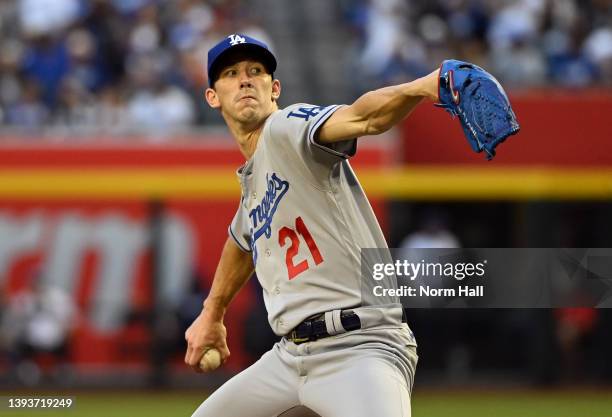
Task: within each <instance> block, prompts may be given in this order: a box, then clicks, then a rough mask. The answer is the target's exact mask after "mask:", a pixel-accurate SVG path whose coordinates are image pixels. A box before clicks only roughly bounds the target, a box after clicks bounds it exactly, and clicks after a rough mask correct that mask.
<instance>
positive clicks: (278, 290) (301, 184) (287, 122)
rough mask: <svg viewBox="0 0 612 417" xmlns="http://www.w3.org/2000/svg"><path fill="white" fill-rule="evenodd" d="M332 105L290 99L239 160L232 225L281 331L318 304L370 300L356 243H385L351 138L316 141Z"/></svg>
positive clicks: (326, 307)
mask: <svg viewBox="0 0 612 417" xmlns="http://www.w3.org/2000/svg"><path fill="white" fill-rule="evenodd" d="M338 108H339V106H328V107H320V106H312V105H308V104H295V105H292V106H289V107H287V108H285V109H283V110H279V111H276V112H275V113H273V114H272V115H271V116H270V117H269V118H268V119H267V120H266V122H265V125H264V128H263V131H262V134H261V136H260V138H259V142H258V143H257V149H256V150H255V153H254V154H253V156H252V157H251V159H250V160H249V161H247V163H246V164H245V165H244V166H243V167H241V168H240V169H239V170H238V176H239V179H240V184H241V188H242V199H241V203H240V207H239V208H238V211H237V213H236V215H235V217H234V219H233V221H232V224H231V225H230V228H229V232H230V235H231V236H232V237H233V238H234V240H235V241H236V243H237V244H238V246H240V248H242V249H243V250H245V251H249V252H252V254H253V261H254V264H255V271H256V273H257V277H258V279H259V281H260V283H261V286H262V287H263V291H264V301H265V304H266V308H267V311H268V318H269V321H270V325H271V326H272V329H273V330H274V332H275V333H276V334H277V335H285V334H287V333H288V332H289V331H290V330H291V329H293V328H294V327H295V326H297V325H298V324H299V323H300V322H301V321H303V320H304V319H306V318H308V317H310V316H313V315H315V314H319V313H323V312H325V311H330V310H335V309H348V308H355V307H359V306H364V305H368V304H369V302H366V300H364V299H363V297H362V278H361V259H360V256H361V255H360V249H361V248H386V247H387V246H386V242H385V239H384V236H383V234H382V231H381V229H380V226H379V225H378V222H377V220H376V217H375V216H374V213H373V211H372V208H371V206H370V204H369V202H368V200H367V198H366V196H365V194H364V192H363V189H362V188H361V186H360V184H359V182H358V181H357V178H356V176H355V173H354V172H353V169H352V168H351V166H350V164H349V161H348V159H349V158H350V157H351V156H353V155H354V154H355V152H356V148H357V143H356V142H357V141H356V140H355V139H353V140H347V141H344V142H339V143H336V144H333V145H329V146H323V145H321V144H319V143H317V142H316V141H315V134H316V132H317V129H319V128H320V127H321V126H322V125H323V123H324V122H325V120H327V119H328V118H329V117H330V116H331V115H332V114H333V113H334V111H336V110H337V109H338Z"/></svg>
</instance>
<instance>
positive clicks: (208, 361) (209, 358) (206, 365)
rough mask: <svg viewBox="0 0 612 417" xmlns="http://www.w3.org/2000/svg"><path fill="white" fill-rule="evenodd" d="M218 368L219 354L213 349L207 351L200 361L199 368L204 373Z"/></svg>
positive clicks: (219, 363)
mask: <svg viewBox="0 0 612 417" xmlns="http://www.w3.org/2000/svg"><path fill="white" fill-rule="evenodd" d="M219 366H221V354H220V353H219V351H218V350H217V349H215V348H211V349H208V350H207V351H206V352H205V353H204V356H202V359H200V368H201V369H202V370H203V371H204V372H210V371H214V370H215V369H217V368H218V367H219Z"/></svg>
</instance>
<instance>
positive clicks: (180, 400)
mask: <svg viewBox="0 0 612 417" xmlns="http://www.w3.org/2000/svg"><path fill="white" fill-rule="evenodd" d="M3 395H6V394H3ZM14 395H15V396H19V395H18V394H14ZM46 395H50V394H46ZM64 395H70V396H74V397H76V405H75V408H74V409H71V410H55V411H42V410H36V411H32V410H30V411H13V410H11V411H7V410H6V409H3V410H0V415H1V416H3V417H4V416H6V417H22V416H23V417H25V416H28V417H30V416H34V417H46V416H49V417H51V416H53V417H59V416H62V417H63V416H66V417H72V416H74V417H182V416H186V417H189V416H190V415H191V413H192V412H193V410H194V409H195V408H196V407H197V406H198V404H200V402H201V401H202V398H203V397H204V395H202V394H198V393H195V392H189V393H183V392H156V391H149V392H140V393H124V394H120V393H76V394H74V393H73V394H71V393H65V394H64ZM239 400H240V399H239V398H237V399H236V401H239ZM413 416H415V417H611V416H612V391H607V392H606V391H573V390H562V391H506V392H505V391H499V390H498V391H482V392H479V391H477V390H473V391H465V392H456V391H421V392H417V393H415V396H414V399H413ZM219 417H223V416H219ZM244 417H249V416H247V415H245V416H244ZM323 417H325V416H323ZM346 417H350V416H346ZM372 417H384V416H372Z"/></svg>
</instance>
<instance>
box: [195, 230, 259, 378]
mask: <svg viewBox="0 0 612 417" xmlns="http://www.w3.org/2000/svg"><path fill="white" fill-rule="evenodd" d="M253 270H254V266H253V259H252V257H251V254H250V253H248V252H245V251H243V250H242V249H240V248H239V247H238V245H237V244H236V242H235V241H234V240H233V239H232V238H228V239H227V241H226V242H225V245H224V247H223V251H222V252H221V258H220V260H219V264H218V266H217V270H216V272H215V277H214V279H213V284H212V288H211V289H210V293H209V295H208V297H207V298H206V300H205V301H204V305H203V308H202V312H201V313H200V315H199V316H198V317H197V318H196V319H195V320H194V321H193V323H192V324H191V326H189V329H187V331H186V332H185V340H186V341H187V352H186V354H185V363H186V364H187V365H189V366H191V367H192V368H193V369H194V370H195V371H196V372H202V370H201V369H200V366H199V364H200V359H201V358H202V356H203V355H204V352H205V351H206V350H207V349H210V348H215V349H217V350H218V351H219V353H220V354H221V361H222V362H225V361H226V360H227V359H228V358H229V356H230V351H229V349H228V348H227V343H226V336H227V331H226V329H225V326H224V324H223V318H224V317H225V312H226V311H227V307H228V306H229V304H230V303H231V301H232V300H233V299H234V297H235V296H236V294H237V293H238V291H240V289H241V288H242V287H243V286H244V284H246V282H247V281H248V280H249V278H250V277H251V276H252V275H253Z"/></svg>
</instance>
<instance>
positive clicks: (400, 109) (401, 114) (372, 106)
mask: <svg viewBox="0 0 612 417" xmlns="http://www.w3.org/2000/svg"><path fill="white" fill-rule="evenodd" d="M437 73H438V71H437V70H436V71H434V72H432V73H431V74H429V75H428V76H426V77H422V78H419V79H416V80H414V81H412V82H409V83H404V84H398V85H393V86H389V87H384V88H380V89H378V90H374V91H370V92H369V93H366V94H364V95H363V96H362V97H360V98H359V99H357V101H355V103H354V104H353V106H354V107H355V111H356V112H357V113H358V114H360V116H361V117H362V118H364V119H367V120H369V123H368V125H369V129H368V130H369V132H368V133H369V134H380V133H382V132H385V131H387V130H389V129H390V128H392V127H393V126H395V125H396V124H397V123H399V122H400V121H401V120H403V119H404V118H405V117H406V116H408V115H409V114H410V113H411V112H412V111H413V110H414V109H415V108H416V106H417V105H418V104H419V103H420V102H421V101H422V100H423V99H424V98H428V99H430V100H433V101H435V100H437V97H438V93H437Z"/></svg>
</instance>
